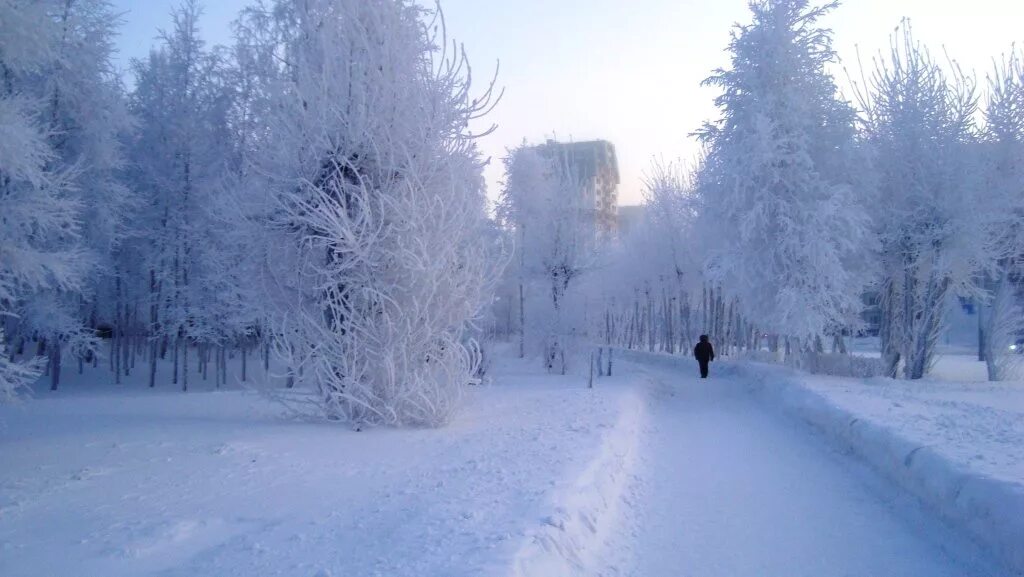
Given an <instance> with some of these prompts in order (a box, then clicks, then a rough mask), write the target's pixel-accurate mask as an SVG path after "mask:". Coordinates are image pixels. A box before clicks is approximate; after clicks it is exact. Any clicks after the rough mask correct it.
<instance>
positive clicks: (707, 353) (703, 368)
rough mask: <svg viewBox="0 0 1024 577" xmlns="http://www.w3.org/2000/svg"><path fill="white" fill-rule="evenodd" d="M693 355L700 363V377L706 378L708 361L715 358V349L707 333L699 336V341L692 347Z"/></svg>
mask: <svg viewBox="0 0 1024 577" xmlns="http://www.w3.org/2000/svg"><path fill="white" fill-rule="evenodd" d="M693 357H694V358H695V359H697V364H699V365H700V378H702V379H706V378H708V363H710V362H711V361H713V360H715V349H714V347H712V346H711V341H709V340H708V336H707V335H701V336H700V342H699V343H697V346H695V347H693Z"/></svg>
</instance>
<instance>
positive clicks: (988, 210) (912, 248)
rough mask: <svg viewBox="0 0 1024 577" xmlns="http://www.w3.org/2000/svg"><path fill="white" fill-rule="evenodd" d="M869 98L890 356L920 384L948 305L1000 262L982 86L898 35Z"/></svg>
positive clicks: (903, 33)
mask: <svg viewBox="0 0 1024 577" xmlns="http://www.w3.org/2000/svg"><path fill="white" fill-rule="evenodd" d="M869 83H870V85H869V88H870V94H869V95H866V96H865V95H862V100H863V103H862V104H863V108H864V110H865V115H866V133H867V134H866V138H867V143H868V145H869V146H870V148H871V150H872V154H873V157H874V158H873V166H874V170H873V173H874V177H875V178H876V180H877V194H878V196H877V202H875V203H873V205H874V206H875V207H876V209H875V210H874V211H873V212H874V214H873V216H874V220H875V226H876V227H877V231H878V235H879V238H880V242H881V273H882V278H881V285H880V302H881V312H882V326H881V330H880V336H881V339H882V352H883V357H884V360H885V363H886V366H887V371H888V373H889V374H891V375H893V376H896V374H897V370H898V366H899V365H900V364H901V363H902V364H903V367H904V369H903V374H904V376H905V377H906V378H909V379H919V378H921V377H922V376H924V374H925V373H926V371H927V370H928V369H929V367H930V365H931V362H932V360H933V357H934V353H935V345H936V343H937V341H938V339H939V337H940V335H941V332H942V330H943V328H944V319H945V310H946V306H947V302H948V299H949V298H950V297H951V296H952V295H954V294H967V293H968V292H969V291H971V290H973V286H974V281H975V279H976V278H977V275H978V274H979V273H981V272H983V271H986V270H988V269H989V268H990V267H992V266H993V265H994V263H995V262H996V260H997V252H998V251H997V246H996V243H994V242H993V240H994V239H995V238H996V237H995V236H994V235H993V234H992V232H993V231H992V227H993V225H994V223H995V222H997V221H998V220H999V218H998V217H997V215H998V213H999V210H1000V209H999V207H998V206H997V204H998V203H995V202H991V200H992V198H991V197H990V196H989V194H988V193H987V192H986V191H985V190H984V187H982V186H980V184H981V181H980V179H979V162H978V160H977V140H978V139H977V134H976V132H977V131H976V128H975V125H974V116H975V112H976V110H977V97H976V95H975V86H974V82H973V81H972V80H970V79H969V78H968V77H966V76H965V75H963V74H962V73H961V72H960V71H959V69H957V68H956V67H955V66H953V67H952V70H951V71H950V72H947V71H946V70H945V69H944V68H943V67H942V66H940V65H939V64H938V63H936V62H935V61H934V60H933V59H932V58H931V56H930V55H929V53H928V51H927V50H926V49H925V48H923V47H921V46H920V45H918V44H917V43H916V42H915V41H914V39H913V36H912V34H911V31H910V28H909V26H904V27H903V29H902V30H900V31H898V32H897V33H896V34H895V36H894V38H893V41H892V49H891V52H890V54H889V55H888V58H887V59H886V60H885V61H882V62H879V63H878V64H877V66H876V69H875V71H874V73H873V75H872V76H871V78H870V79H869Z"/></svg>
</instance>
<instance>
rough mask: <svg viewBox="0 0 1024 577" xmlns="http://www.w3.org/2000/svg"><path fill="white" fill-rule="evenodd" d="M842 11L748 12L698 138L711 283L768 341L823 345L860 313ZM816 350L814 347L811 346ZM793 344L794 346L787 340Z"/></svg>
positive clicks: (774, 7)
mask: <svg viewBox="0 0 1024 577" xmlns="http://www.w3.org/2000/svg"><path fill="white" fill-rule="evenodd" d="M836 5H837V4H836V3H835V2H832V3H828V4H825V5H823V6H820V7H814V6H811V5H810V3H809V2H808V1H807V0H758V1H754V2H751V4H750V8H751V10H752V12H753V16H754V18H753V22H752V23H751V24H749V25H744V26H739V27H737V29H736V30H735V31H734V33H733V37H732V41H731V42H730V45H729V52H730V56H731V66H730V67H729V68H727V69H720V70H717V71H716V72H715V73H714V74H713V75H712V76H711V77H710V78H708V79H707V80H706V81H705V84H706V85H709V86H715V87H718V88H721V90H722V94H721V95H720V96H719V97H718V98H717V99H716V101H715V102H716V105H717V106H718V108H719V109H720V111H721V115H722V116H721V119H720V120H718V121H717V122H715V123H710V124H706V125H705V126H704V128H703V129H702V130H701V131H700V132H698V136H699V138H700V140H701V141H702V142H703V143H704V145H705V147H706V158H705V160H704V163H703V166H702V168H701V170H700V173H699V175H698V183H697V191H698V193H699V197H700V199H699V227H700V235H701V236H702V238H703V239H704V240H705V241H706V242H707V261H706V267H707V271H708V275H709V280H711V281H712V282H713V283H714V284H716V285H718V286H720V287H722V288H723V289H724V290H725V291H726V293H727V295H728V296H729V297H731V298H733V299H735V300H736V301H737V302H738V304H739V306H740V308H741V310H742V311H743V312H744V313H745V316H747V317H748V318H749V319H751V320H752V321H753V322H755V323H757V324H758V325H760V326H761V327H763V328H765V329H766V330H768V331H769V332H774V333H777V334H779V335H781V336H784V337H787V339H788V338H789V337H795V338H797V339H808V340H805V341H804V342H805V343H810V342H816V339H817V338H818V337H820V336H821V335H823V334H826V333H829V332H834V331H837V330H841V329H842V328H843V327H844V326H846V325H847V324H848V323H849V322H850V320H851V318H852V317H853V316H854V315H855V314H856V313H857V312H858V311H859V308H860V297H861V294H862V290H863V287H864V286H865V285H866V283H867V281H868V280H869V279H868V278H867V276H868V275H867V274H866V271H864V270H860V269H859V267H858V266H857V263H858V262H863V261H858V255H859V254H863V253H864V252H865V251H871V250H872V248H873V247H872V242H871V237H870V236H869V234H868V232H869V226H868V224H869V221H868V219H867V215H866V212H865V208H864V203H863V200H862V198H863V195H862V190H861V189H860V186H859V182H858V178H857V176H856V168H857V167H855V165H854V161H855V138H854V137H855V134H854V120H855V115H854V111H853V110H852V108H851V107H850V106H849V105H848V104H847V103H846V102H845V101H843V100H842V99H840V98H839V97H838V95H837V90H836V85H835V82H834V81H833V78H832V77H831V76H830V74H829V73H828V71H827V66H828V65H829V64H830V63H832V62H834V61H835V53H834V52H833V49H832V38H831V32H830V31H829V30H827V29H824V28H822V27H821V26H820V24H819V20H820V19H821V18H822V17H824V16H825V15H826V14H828V13H829V12H830V11H831V10H832V9H833V8H835V7H836ZM810 339H815V341H811V340H810ZM787 342H788V341H787Z"/></svg>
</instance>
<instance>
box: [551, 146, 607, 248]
mask: <svg viewBox="0 0 1024 577" xmlns="http://www.w3.org/2000/svg"><path fill="white" fill-rule="evenodd" d="M537 148H538V150H539V151H540V153H541V154H542V155H544V156H546V157H548V158H553V159H556V160H557V165H558V166H559V167H562V170H570V171H572V173H571V176H572V178H573V180H574V181H575V182H576V184H577V188H578V190H579V194H580V198H579V199H578V200H579V203H580V207H581V210H582V211H584V216H585V217H587V220H588V221H589V220H590V219H591V218H592V219H593V224H594V234H595V237H596V238H599V239H607V238H610V237H611V236H612V235H613V234H614V233H615V231H616V227H617V224H618V218H617V217H618V201H619V182H620V180H621V179H620V176H619V163H618V159H617V158H616V156H615V145H613V144H612V143H611V142H608V141H607V140H592V141H588V142H556V141H554V140H548V141H547V142H546V143H544V144H542V145H540V146H538V147H537Z"/></svg>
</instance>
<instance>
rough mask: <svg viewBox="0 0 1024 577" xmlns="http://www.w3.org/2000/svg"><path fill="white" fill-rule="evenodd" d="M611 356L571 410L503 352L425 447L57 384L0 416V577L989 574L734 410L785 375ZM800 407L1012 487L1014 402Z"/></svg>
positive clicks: (818, 388) (223, 401)
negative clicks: (872, 422)
mask: <svg viewBox="0 0 1024 577" xmlns="http://www.w3.org/2000/svg"><path fill="white" fill-rule="evenodd" d="M506 352H507V351H506ZM623 355H624V357H623V358H622V359H621V360H620V361H619V362H618V364H617V367H618V371H617V372H618V375H617V376H616V377H613V378H611V379H609V378H603V379H599V380H598V381H597V385H596V387H595V388H594V389H588V388H586V380H585V379H583V378H582V377H578V376H568V377H560V376H548V375H544V374H541V373H540V372H539V371H538V370H537V368H536V367H537V364H538V363H537V362H536V361H535V360H533V361H519V360H516V359H512V358H509V357H508V356H507V355H501V354H499V355H497V357H496V360H495V362H494V366H493V367H492V368H491V372H490V374H491V380H490V383H489V384H487V385H484V386H481V387H474V388H473V389H472V394H471V395H470V398H469V399H468V400H467V407H466V410H465V411H463V412H462V414H461V416H460V417H459V418H458V419H457V420H456V422H455V423H453V424H452V425H451V426H450V427H448V428H444V429H439V430H426V429H412V430H393V429H369V430H364V431H361V432H356V431H353V430H351V428H349V427H346V426H344V425H340V424H329V423H323V422H313V421H309V420H302V419H298V418H295V417H294V416H289V415H288V414H286V413H285V410H284V408H283V407H282V406H281V405H280V404H278V403H276V402H274V401H273V400H271V399H269V398H268V397H267V396H265V395H263V394H261V393H259V392H257V391H255V390H244V389H242V388H240V387H239V386H238V384H237V382H236V384H235V385H233V386H232V387H231V388H230V390H222V391H217V390H211V387H212V385H211V383H210V382H207V383H206V384H205V385H203V383H202V381H201V380H200V379H196V381H197V382H196V383H195V385H194V386H195V387H196V389H195V390H193V392H190V393H188V394H182V393H180V392H177V391H175V390H173V389H172V387H171V385H170V384H169V381H168V379H169V375H167V374H161V379H160V385H159V386H158V388H157V390H150V389H148V388H147V387H145V386H142V385H141V384H140V383H139V382H137V380H136V377H132V378H131V379H129V380H128V381H127V383H126V384H125V385H123V386H121V387H120V388H118V387H115V386H113V385H107V384H98V383H89V382H88V381H89V375H88V374H86V375H84V376H83V377H81V378H79V377H75V378H69V381H68V384H67V386H66V387H65V389H64V390H62V391H59V392H57V393H50V392H48V391H46V392H42V391H41V392H39V393H38V394H37V398H35V399H33V400H31V401H29V402H27V403H24V404H22V405H20V406H14V407H4V408H3V409H2V412H0V420H2V422H3V428H2V430H0V431H2V434H0V553H2V554H0V575H3V576H4V577H23V576H24V577H29V576H32V577H35V576H39V575H47V576H48V575H61V576H63V575H76V576H82V577H91V576H96V577H118V576H157V575H159V576H195V575H203V576H204V577H217V576H252V575H260V576H263V575H287V576H309V577H324V576H331V577H338V576H341V575H345V576H350V575H351V576H359V577H362V576H405V575H408V576H412V575H416V576H439V577H440V576H445V577H448V576H463V575H464V576H470V575H473V576H477V575H493V576H495V577H498V576H502V577H506V576H507V577H533V576H538V575H543V576H548V575H551V576H562V575H566V576H568V575H573V576H594V575H598V576H602V577H680V576H693V577H714V576H721V577H740V576H749V577H760V576H765V575H773V576H774V575H778V576H786V577H791V576H804V575H805V576H807V577H822V576H830V575H855V576H864V577H868V576H870V577H880V576H893V577H896V576H899V577H907V576H910V577H918V576H921V577H925V576H928V577H937V576H949V577H959V576H968V575H969V576H994V575H1008V574H1009V573H1007V572H1006V571H1005V570H1003V569H1000V568H999V565H998V564H997V562H996V561H995V558H996V556H995V555H994V554H993V553H992V552H991V551H990V550H989V549H987V548H986V547H985V546H979V545H977V544H975V543H973V542H971V540H970V539H968V538H967V537H966V533H965V532H964V531H962V528H961V527H958V526H956V524H955V523H944V522H942V521H940V520H939V518H938V516H937V515H936V514H935V513H934V512H933V511H932V510H931V509H929V508H928V507H921V506H920V504H919V502H918V501H917V500H915V499H914V497H913V496H912V495H911V494H910V493H908V492H907V491H906V490H904V488H903V487H901V486H900V485H899V484H898V483H892V482H891V479H887V478H886V476H885V475H879V473H878V471H877V470H874V469H872V468H870V467H866V466H865V465H864V463H863V462H862V461H861V460H860V459H855V458H851V456H850V454H848V453H847V452H844V450H842V448H841V447H839V446H837V445H836V444H835V443H834V442H833V440H832V439H829V438H827V437H826V436H822V435H819V434H817V433H815V432H814V430H813V429H812V428H810V427H808V426H806V425H805V424H802V423H799V422H797V421H795V420H793V419H791V418H788V417H786V416H784V415H781V414H777V413H776V412H775V411H773V410H771V409H770V408H769V407H767V406H766V404H765V402H764V398H763V397H761V396H759V395H753V394H751V391H753V390H756V387H753V388H752V384H753V383H759V382H762V381H764V382H767V381H766V380H765V379H766V378H767V379H768V380H771V378H772V377H771V375H772V374H775V373H774V371H776V370H780V371H784V372H785V374H787V375H790V377H792V376H793V375H797V376H798V377H799V375H798V374H797V373H793V372H792V371H788V369H781V368H778V367H760V368H759V367H758V366H754V369H756V370H758V371H760V372H759V373H758V374H759V375H760V376H759V377H756V378H755V377H752V376H750V375H747V374H745V373H743V372H742V371H739V372H738V371H736V370H734V369H732V368H729V365H728V364H722V365H717V366H715V367H713V371H714V372H713V375H712V379H711V380H709V381H701V380H699V379H696V378H694V376H695V375H694V373H695V368H694V367H693V366H691V364H692V363H691V361H690V360H689V359H685V358H678V357H675V358H673V357H660V356H650V355H644V354H638V353H623ZM627 359H629V360H627ZM234 369H236V370H237V365H236V366H235V367H234ZM253 371H254V372H253V375H254V376H256V375H262V368H255V369H253ZM236 375H237V373H236ZM766 375H767V377H766ZM139 378H141V377H139ZM233 380H234V379H229V381H233ZM273 382H274V383H275V384H276V385H280V383H277V382H276V381H273ZM801 383H802V384H801V386H806V387H807V390H812V391H814V392H816V393H818V394H821V395H825V396H827V397H828V398H829V399H831V400H832V401H833V402H834V403H836V404H840V405H842V406H844V407H846V408H847V409H849V410H850V411H857V412H858V414H861V415H863V418H865V419H876V420H879V421H884V422H886V423H889V424H891V425H892V426H893V427H894V428H896V429H897V430H899V432H900V434H906V435H908V436H916V437H915V438H920V439H927V442H928V443H929V444H930V445H931V446H935V447H937V448H940V449H941V450H943V451H948V454H949V455H950V458H955V459H963V460H965V462H968V463H969V464H970V466H971V467H973V468H974V469H972V470H976V471H978V472H979V473H981V474H985V475H990V476H992V477H993V478H994V477H996V476H997V475H1002V478H1013V477H1014V476H1016V478H1017V479H1018V480H1019V479H1020V478H1022V475H1020V470H1019V469H1014V467H1019V465H1020V462H1021V461H1020V457H1021V452H1020V447H1021V446H1022V444H1024V443H1022V442H1021V441H1022V437H1021V426H1020V423H1021V421H1024V419H1021V417H1022V416H1024V415H1022V411H1021V408H1022V407H1021V405H1020V404H1019V401H1020V400H1021V399H1022V397H1021V396H1020V395H1019V394H1016V391H1015V390H1014V389H1013V386H1012V385H1007V386H1003V387H991V386H988V387H987V388H980V387H985V386H979V385H971V386H967V385H954V384H951V383H941V382H928V383H905V382H900V383H893V384H891V385H885V384H884V383H880V382H876V381H869V382H857V381H854V380H852V379H829V378H821V377H809V376H808V377H806V378H804V379H803V380H802V381H801ZM762 384H763V383H762ZM263 385H265V383H263ZM204 386H205V387H206V388H205V389H204V388H202V387H204ZM253 386H254V387H257V388H258V387H259V386H261V383H260V382H259V380H257V382H256V383H254V385H253ZM972 387H973V388H972ZM295 394H296V395H301V394H302V393H295ZM997 399H998V400H1000V401H999V402H996V400H997ZM922 442H923V441H922ZM972 451H973V452H972ZM978 455H981V456H982V457H983V458H980V457H978ZM54 551H61V554H60V555H54V554H53V552H54Z"/></svg>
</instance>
